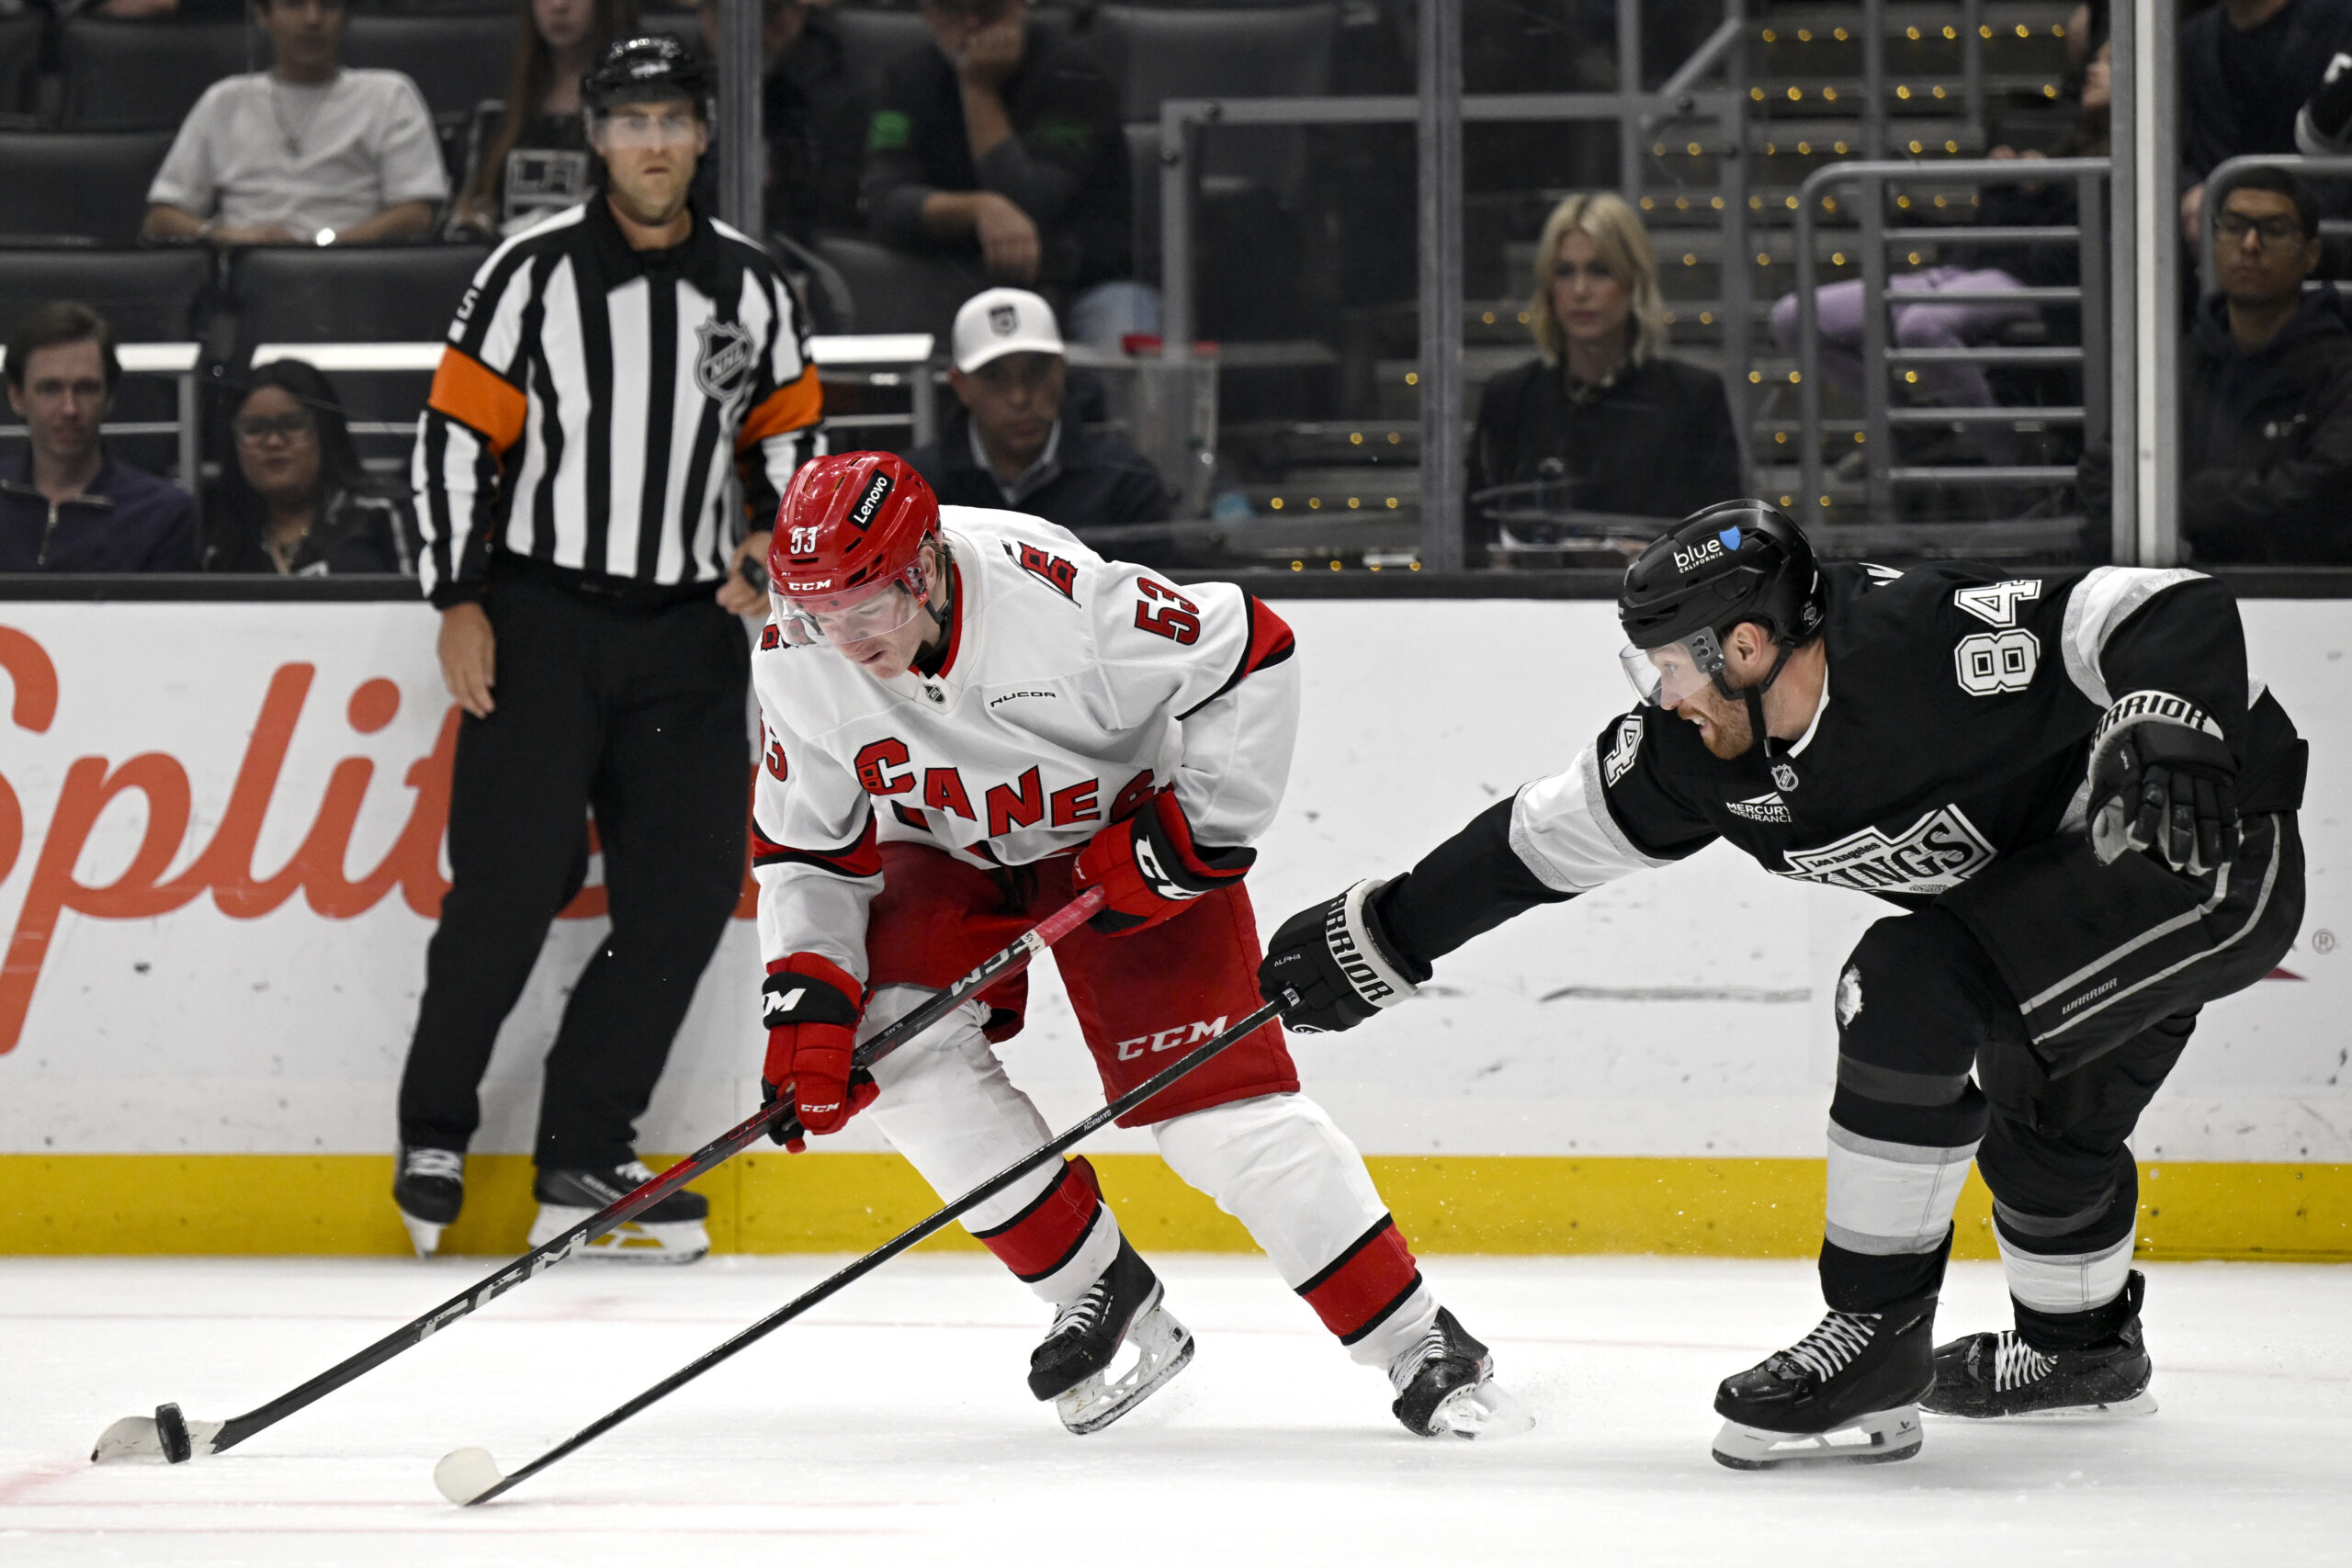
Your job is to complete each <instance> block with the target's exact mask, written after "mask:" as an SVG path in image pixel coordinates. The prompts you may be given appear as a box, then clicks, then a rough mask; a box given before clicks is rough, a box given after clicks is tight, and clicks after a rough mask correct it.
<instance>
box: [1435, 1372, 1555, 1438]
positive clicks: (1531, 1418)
mask: <svg viewBox="0 0 2352 1568" xmlns="http://www.w3.org/2000/svg"><path fill="white" fill-rule="evenodd" d="M1534 1429H1535V1415H1534V1412H1532V1411H1531V1410H1529V1409H1528V1408H1527V1407H1526V1406H1525V1405H1523V1404H1520V1402H1519V1401H1518V1400H1516V1399H1513V1398H1512V1397H1511V1396H1510V1394H1509V1393H1505V1392H1504V1391H1503V1389H1502V1387H1501V1385H1499V1384H1498V1383H1497V1382H1495V1381H1494V1379H1492V1378H1487V1379H1485V1380H1484V1381H1482V1382H1476V1383H1471V1384H1467V1385H1465V1386H1464V1387H1462V1388H1457V1389H1455V1390H1454V1391H1453V1393H1449V1394H1447V1395H1446V1396H1445V1397H1444V1398H1443V1399H1442V1400H1440V1401H1438V1406H1437V1409H1436V1410H1435V1411H1433V1412H1432V1413H1431V1414H1430V1437H1432V1438H1487V1439H1489V1440H1491V1439H1493V1438H1515V1437H1517V1436H1519V1435H1520V1434H1521V1432H1532V1431H1533V1430H1534Z"/></svg>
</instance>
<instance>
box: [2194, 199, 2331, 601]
mask: <svg viewBox="0 0 2352 1568" xmlns="http://www.w3.org/2000/svg"><path fill="white" fill-rule="evenodd" d="M2214 222H2215V228H2216V231H2217V239H2218V243H2217V247H2216V250H2217V254H2216V259H2215V270H2216V271H2217V272H2218V273H2219V274H2220V276H2219V277H2218V278H2217V279H2216V283H2217V284H2218V286H2219V291H2218V292H2217V293H2215V294H2212V295H2211V296H2208V297H2207V298H2206V299H2204V300H2203V301H2202V304H2201V307H2200V309H2199V311H2198V314H2197V321H2196V323H2195V325H2194V326H2193V327H2192V328H2191V330H2190V333H2189V337H2188V344H2186V345H2185V347H2184V349H2183V351H2182V354H2181V393H2182V396H2181V437H2182V440H2181V454H2180V473H2181V492H2180V532H2181V536H2182V538H2183V539H2185V540H2187V541H2188V545H2189V547H2190V549H2191V551H2192V552H2193V554H2194V557H2195V558H2196V559H2198V560H2200V561H2296V562H2315V561H2352V330H2347V328H2346V321H2345V316H2344V310H2343V308H2342V306H2341V305H2340V303H2339V302H2338V299H2337V295H2336V292H2335V289H2333V288H2312V289H2306V288H2304V281H2305V280H2306V279H2307V278H2309V277H2310V276H2312V273H2313V272H2314V271H2316V270H2317V269H2318V266H2319V261H2320V240H2319V204H2318V202H2317V201H2316V200H2315V199H2314V198H2313V197H2312V193H2311V191H2310V190H2309V188H2308V187H2306V186H2304V184H2303V183H2302V182H2301V180H2299V179H2297V178H2296V177H2295V176H2294V175H2291V174H2290V173H2288V172H2287V171H2285V170H2283V169H2256V170H2253V171H2250V172H2249V173H2247V174H2246V175H2244V176H2242V177H2240V178H2239V179H2237V180H2235V181H2233V183H2232V184H2231V186H2230V189H2229V192H2228V194H2227V195H2225V196H2224V197H2222V210H2221V213H2220V215H2219V216H2218V217H2217V218H2216V219H2215V220H2214Z"/></svg>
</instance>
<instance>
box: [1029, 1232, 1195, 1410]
mask: <svg viewBox="0 0 2352 1568" xmlns="http://www.w3.org/2000/svg"><path fill="white" fill-rule="evenodd" d="M1166 1293H1167V1292H1166V1289H1165V1288H1164V1287H1163V1286H1162V1285H1161V1284H1160V1282H1159V1275H1157V1274H1155V1273H1153V1272H1152V1271H1151V1265H1150V1264H1148V1263H1146V1262H1145V1261H1144V1260H1143V1258H1142V1255H1141V1254H1139V1253H1137V1252H1136V1249H1135V1248H1134V1247H1132V1246H1131V1245H1129V1244H1128V1242H1127V1239H1126V1238H1125V1236H1122V1237H1120V1238H1119V1255H1118V1256H1117V1257H1116V1258H1113V1259H1112V1260H1111V1266H1110V1267H1109V1268H1108V1269H1104V1270H1103V1276H1102V1278H1100V1279H1098V1280H1095V1281H1094V1283H1093V1284H1091V1285H1090V1286H1088V1287H1087V1290H1086V1293H1085V1294H1084V1295H1082V1296H1080V1297H1079V1298H1078V1300H1076V1301H1074V1302H1072V1303H1069V1305H1068V1306H1066V1307H1063V1308H1062V1309H1061V1311H1060V1312H1059V1313H1057V1314H1055V1317H1054V1325H1053V1327H1052V1328H1050V1329H1048V1330H1047V1331H1046V1337H1045V1339H1044V1341H1043V1342H1042V1343H1041V1344H1039V1345H1038V1347H1037V1348H1036V1349H1035V1350H1033V1351H1031V1352H1030V1355H1029V1392H1030V1393H1034V1394H1035V1395H1036V1396H1037V1397H1038V1398H1039V1399H1041V1400H1046V1399H1050V1400H1052V1401H1053V1402H1054V1412H1055V1414H1057V1415H1058V1416H1060V1417H1061V1418H1062V1425H1063V1426H1065V1427H1069V1429H1070V1430H1071V1431H1073V1432H1076V1433H1078V1434H1080V1436H1081V1437H1082V1436H1084V1435H1085V1434H1087V1433H1089V1432H1099V1431H1101V1430H1102V1429H1103V1427H1107V1426H1109V1425H1110V1424H1111V1423H1112V1422H1114V1421H1116V1420H1117V1419H1118V1418H1119V1417H1120V1416H1125V1414H1126V1413H1127V1412H1128V1411H1130V1410H1132V1409H1134V1408H1135V1407H1136V1405H1138V1404H1142V1403H1143V1402H1144V1401H1145V1400H1146V1399H1148V1398H1149V1397H1150V1396H1151V1393H1152V1391H1153V1390H1155V1389H1157V1388H1159V1385H1160V1384H1162V1383H1164V1382H1167V1381H1168V1380H1169V1379H1170V1378H1172V1377H1174V1376H1175V1375H1176V1374H1177V1373H1178V1372H1181V1371H1183V1370H1184V1367H1185V1364H1186V1363H1187V1362H1189V1361H1190V1360H1192V1359H1193V1333H1192V1330H1190V1329H1188V1328H1186V1327H1185V1326H1184V1325H1182V1324H1181V1323H1179V1322H1177V1321H1176V1318H1175V1316H1174V1315H1173V1314H1170V1312H1169V1311H1168V1309H1167V1308H1165V1307H1163V1306H1162V1305H1160V1299H1161V1298H1162V1297H1163V1296H1164V1295H1166ZM1122 1345H1133V1346H1134V1347H1135V1349H1136V1359H1135V1362H1134V1364H1133V1365H1131V1366H1130V1367H1128V1369H1127V1370H1126V1371H1125V1372H1122V1373H1120V1374H1119V1375H1118V1376H1116V1377H1115V1378H1114V1377H1113V1376H1112V1375H1111V1365H1112V1363H1113V1361H1114V1360H1115V1359H1117V1358H1118V1354H1119V1348H1120V1347H1121V1346H1122Z"/></svg>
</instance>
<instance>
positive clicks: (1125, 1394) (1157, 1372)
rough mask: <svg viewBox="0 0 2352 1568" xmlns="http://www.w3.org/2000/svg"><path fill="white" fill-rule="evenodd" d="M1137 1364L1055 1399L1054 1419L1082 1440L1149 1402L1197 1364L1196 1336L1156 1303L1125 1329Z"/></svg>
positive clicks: (1102, 1375) (1081, 1384)
mask: <svg viewBox="0 0 2352 1568" xmlns="http://www.w3.org/2000/svg"><path fill="white" fill-rule="evenodd" d="M1126 1343H1127V1344H1129V1345H1131V1346H1133V1347H1135V1349H1136V1362H1135V1365H1133V1366H1131V1367H1129V1368H1128V1369H1127V1370H1126V1371H1125V1372H1123V1373H1121V1374H1120V1375H1119V1376H1118V1377H1117V1378H1116V1379H1114V1378H1112V1376H1111V1375H1110V1373H1109V1372H1107V1371H1102V1372H1097V1373H1095V1374H1094V1375H1093V1376H1092V1377H1091V1378H1083V1379H1080V1381H1079V1382H1077V1383H1075V1384H1073V1385H1071V1386H1070V1387H1069V1388H1067V1389H1064V1390H1063V1391H1062V1392H1061V1393H1057V1394H1056V1395H1055V1396H1054V1414H1055V1415H1057V1416H1060V1417H1061V1418H1062V1425H1063V1426H1065V1427H1069V1429H1070V1430H1071V1431H1072V1432H1075V1433H1077V1434H1078V1435H1079V1436H1080V1437H1081V1438H1082V1437H1085V1436H1086V1435H1087V1434H1088V1433H1090V1432H1099V1431H1101V1430H1102V1429H1103V1427H1107V1426H1109V1425H1110V1424H1111V1423H1112V1422H1114V1421H1116V1420H1117V1419H1118V1418H1119V1417H1120V1416H1125V1414H1126V1413H1127V1412H1128V1411H1130V1410H1133V1409H1134V1408H1135V1407H1136V1405H1138V1404H1142V1403H1143V1402H1144V1401H1145V1400H1147V1399H1148V1398H1150V1397H1151V1395H1152V1393H1154V1391H1156V1390H1157V1389H1158V1388H1159V1386H1160V1384H1162V1383H1164V1382H1167V1381H1168V1380H1169V1379H1170V1378H1172V1377H1174V1376H1175V1375H1176V1374H1177V1373H1178V1372H1181V1371H1183V1370H1184V1369H1185V1368H1186V1367H1187V1366H1189V1365H1190V1364H1191V1363H1192V1359H1193V1331H1192V1330H1191V1329H1189V1328H1186V1327H1185V1326H1184V1325H1182V1324H1181V1323H1179V1322H1177V1321H1176V1318H1175V1315H1174V1314H1171V1313H1170V1312H1169V1311H1168V1309H1167V1308H1165V1307H1163V1306H1161V1305H1159V1303H1158V1302H1157V1301H1155V1302H1154V1303H1152V1304H1151V1305H1150V1306H1149V1307H1147V1308H1146V1309H1144V1311H1143V1312H1142V1313H1141V1314H1138V1315H1137V1316H1136V1320H1135V1322H1133V1323H1132V1324H1129V1325H1127V1337H1126Z"/></svg>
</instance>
